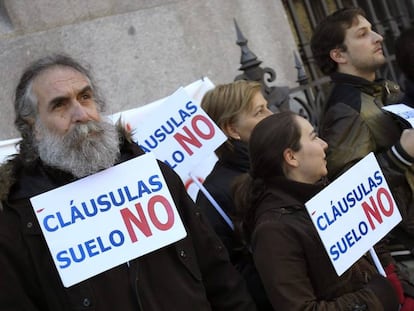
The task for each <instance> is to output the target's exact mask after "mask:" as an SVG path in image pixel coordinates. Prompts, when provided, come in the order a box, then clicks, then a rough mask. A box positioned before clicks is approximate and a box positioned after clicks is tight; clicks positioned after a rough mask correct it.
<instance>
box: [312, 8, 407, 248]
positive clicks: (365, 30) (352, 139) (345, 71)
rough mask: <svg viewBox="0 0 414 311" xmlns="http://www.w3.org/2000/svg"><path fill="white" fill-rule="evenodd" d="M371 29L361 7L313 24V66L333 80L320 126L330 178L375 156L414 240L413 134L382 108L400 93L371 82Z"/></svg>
mask: <svg viewBox="0 0 414 311" xmlns="http://www.w3.org/2000/svg"><path fill="white" fill-rule="evenodd" d="M371 27H372V26H371V24H370V23H369V22H368V20H367V19H366V18H365V14H364V12H363V11H362V10H361V9H359V8H351V9H341V10H339V11H337V12H335V13H333V14H331V15H330V16H328V17H327V18H326V19H325V20H324V21H322V22H321V23H320V24H319V25H318V27H317V28H316V29H315V32H314V35H313V37H312V40H311V47H312V51H313V53H314V57H315V60H316V62H317V64H318V65H319V67H320V69H321V70H322V72H323V73H325V74H328V75H330V76H331V79H332V82H333V87H332V91H331V94H330V96H329V98H328V101H327V103H326V110H325V111H324V115H323V116H322V122H321V127H320V134H321V137H322V138H323V139H325V140H326V141H327V142H328V144H329V149H328V153H327V158H328V173H329V178H330V179H331V180H333V179H334V178H335V177H337V176H338V175H340V174H341V173H343V172H344V171H345V170H347V169H348V168H350V167H351V166H352V165H353V164H355V163H356V162H357V161H359V160H360V159H362V158H363V157H364V156H366V155H367V154H368V153H370V152H374V153H375V155H376V157H377V159H378V161H379V163H380V166H381V169H382V170H383V172H384V174H385V175H386V178H387V181H388V183H389V185H390V187H391V191H392V193H393V195H394V198H395V200H396V202H397V205H398V207H399V209H400V212H401V215H402V218H403V221H402V227H403V228H404V229H405V231H406V232H407V233H408V234H409V235H410V236H411V237H414V200H413V189H414V175H413V172H412V170H411V169H412V164H413V162H414V130H413V129H409V130H408V129H405V130H404V129H402V128H401V126H400V124H399V123H398V122H396V121H395V119H393V117H391V116H390V115H389V114H387V113H385V112H384V111H383V110H382V109H381V108H382V107H383V106H384V105H388V104H391V103H396V102H398V101H399V99H400V98H401V95H402V94H401V92H400V89H399V86H398V85H396V84H395V83H393V82H391V81H385V80H376V77H375V72H376V70H377V69H379V68H380V67H381V66H382V65H383V64H384V62H385V58H384V55H383V52H382V41H383V38H382V37H381V35H379V34H378V33H376V32H374V31H373V30H372V28H371ZM413 246H414V244H413Z"/></svg>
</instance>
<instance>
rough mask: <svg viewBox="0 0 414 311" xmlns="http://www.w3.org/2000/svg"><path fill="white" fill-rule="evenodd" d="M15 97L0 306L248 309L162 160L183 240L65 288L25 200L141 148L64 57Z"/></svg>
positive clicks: (2, 219)
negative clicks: (17, 137) (15, 145)
mask: <svg viewBox="0 0 414 311" xmlns="http://www.w3.org/2000/svg"><path fill="white" fill-rule="evenodd" d="M15 95H16V96H15V112H16V119H15V124H16V126H17V128H18V130H19V131H20V133H21V136H22V140H21V143H20V152H19V154H17V155H15V156H14V157H13V158H12V159H11V160H9V161H8V162H7V163H6V164H5V165H4V166H2V168H1V171H0V185H1V187H0V189H1V193H0V197H1V204H2V210H1V212H0V250H1V252H0V266H1V270H0V309H1V310H27V311H30V310H81V309H82V310H103V311H105V310H108V311H109V310H124V311H132V310H229V311H230V310H255V306H254V303H253V302H252V300H251V298H250V296H249V294H248V292H247V290H246V288H245V285H244V283H243V281H242V279H241V276H240V275H238V274H237V272H236V271H235V270H234V268H233V267H232V265H231V263H230V262H229V258H228V255H227V253H226V251H225V250H224V246H223V244H222V243H221V242H220V241H219V239H218V238H217V236H216V235H215V234H214V233H213V231H212V230H211V229H210V227H209V226H208V225H206V222H205V221H204V219H203V217H202V216H201V213H200V211H199V210H198V208H196V207H195V206H194V205H193V203H192V201H191V199H190V198H189V197H188V195H187V194H186V191H185V189H184V187H183V185H182V182H181V180H180V178H179V177H178V176H177V175H176V174H175V173H174V172H173V171H172V170H171V169H170V168H169V167H167V166H166V165H164V164H163V163H159V165H160V168H161V171H162V173H163V175H164V178H165V180H166V182H167V184H168V188H169V190H170V192H171V195H172V197H173V200H174V202H175V205H176V206H177V209H178V211H179V214H180V216H181V218H182V221H183V223H184V226H185V228H186V231H187V237H186V238H184V239H182V240H180V241H178V242H176V243H174V244H172V245H169V246H167V247H163V248H161V249H158V250H156V251H154V252H152V253H149V254H147V255H144V256H142V257H139V258H137V259H134V260H132V261H130V262H128V264H122V265H119V266H117V267H115V268H112V269H110V270H107V271H105V272H103V273H101V274H98V275H96V276H93V277H91V278H89V279H87V280H85V281H82V282H81V283H78V284H76V285H73V286H70V287H68V288H65V287H64V286H63V285H62V282H61V280H60V278H59V275H58V273H57V270H56V268H55V266H54V263H53V261H52V257H51V255H50V253H49V251H48V248H47V245H46V242H45V238H44V237H43V235H42V233H41V229H40V226H39V224H38V222H37V220H36V217H35V215H34V212H33V209H32V207H31V204H30V201H29V198H31V197H33V196H35V195H37V194H40V193H43V192H45V191H48V190H51V189H54V188H57V187H59V186H62V185H65V184H68V183H70V182H72V181H75V180H77V179H79V178H82V177H84V176H88V175H90V174H93V173H96V172H98V171H100V170H103V169H106V168H109V167H111V166H113V165H115V164H117V163H120V162H123V161H127V160H129V159H132V158H134V157H137V156H139V155H142V154H143V152H142V150H140V149H139V147H137V145H136V144H134V143H133V142H132V141H131V140H130V137H129V136H128V135H127V134H126V133H125V132H123V131H122V130H121V129H118V130H117V129H116V127H115V126H114V125H112V124H111V123H109V122H107V121H106V120H104V118H103V117H102V116H101V112H102V111H103V108H104V101H103V100H102V98H101V97H100V96H99V94H98V92H97V89H96V87H95V85H94V83H93V81H92V78H91V75H90V73H89V72H88V71H87V70H86V69H85V68H84V67H83V66H81V65H80V64H79V63H77V62H76V61H74V60H73V59H71V58H69V57H66V56H61V55H55V56H49V57H45V58H42V59H40V60H38V61H36V62H35V63H33V64H32V65H31V66H29V67H28V68H27V69H26V70H25V72H24V73H23V75H22V77H21V80H20V82H19V84H18V86H17V89H16V94H15Z"/></svg>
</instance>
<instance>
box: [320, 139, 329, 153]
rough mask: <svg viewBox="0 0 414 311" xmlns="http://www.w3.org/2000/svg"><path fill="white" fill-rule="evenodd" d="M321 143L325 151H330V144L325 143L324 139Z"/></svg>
mask: <svg viewBox="0 0 414 311" xmlns="http://www.w3.org/2000/svg"><path fill="white" fill-rule="evenodd" d="M319 140H320V142H321V146H322V148H323V150H326V149H328V143H327V142H326V141H324V140H323V139H322V138H319Z"/></svg>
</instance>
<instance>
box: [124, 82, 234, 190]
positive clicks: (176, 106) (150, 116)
mask: <svg viewBox="0 0 414 311" xmlns="http://www.w3.org/2000/svg"><path fill="white" fill-rule="evenodd" d="M155 108H156V109H153V110H152V111H151V113H144V114H139V113H137V114H136V115H135V118H134V122H135V124H133V126H132V128H133V129H134V136H133V138H134V140H135V141H137V142H138V144H139V145H140V147H141V148H142V149H143V150H144V151H145V152H154V153H155V155H156V157H157V158H158V159H159V160H161V161H163V162H165V163H166V164H168V165H169V166H170V167H172V168H173V169H174V170H175V171H176V172H177V174H178V175H180V177H181V179H182V180H183V181H184V182H185V181H186V180H187V179H188V177H189V173H190V172H191V171H192V170H193V169H194V168H195V167H196V166H197V165H202V163H203V160H205V159H206V157H208V156H209V155H210V154H214V150H215V149H216V148H217V147H218V146H220V145H221V144H222V143H223V142H224V141H225V140H226V139H227V137H226V136H225V135H224V133H223V132H222V131H221V130H220V128H219V127H218V126H217V125H216V124H215V123H214V122H213V121H212V120H211V118H210V117H209V116H208V115H207V114H206V113H205V112H204V110H203V109H201V108H200V106H199V104H198V103H196V102H195V101H194V100H192V99H190V97H189V96H188V94H187V92H186V91H185V90H184V89H183V88H180V89H178V90H177V91H176V92H175V93H174V94H172V95H171V96H169V97H168V98H167V99H166V100H165V101H164V102H162V104H161V105H157V106H156V107H155ZM146 112H148V110H147V111H146Z"/></svg>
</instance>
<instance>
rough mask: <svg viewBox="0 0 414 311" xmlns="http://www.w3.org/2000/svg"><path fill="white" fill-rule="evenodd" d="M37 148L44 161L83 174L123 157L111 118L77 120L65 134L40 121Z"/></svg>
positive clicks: (78, 174)
mask: <svg viewBox="0 0 414 311" xmlns="http://www.w3.org/2000/svg"><path fill="white" fill-rule="evenodd" d="M36 131H37V133H38V135H39V137H40V139H38V140H37V149H38V153H39V157H40V159H41V160H42V161H43V163H45V164H47V165H49V166H51V167H54V168H57V169H60V170H62V171H65V172H68V173H71V174H72V175H74V176H75V177H78V178H81V177H85V176H88V175H91V174H94V173H96V172H98V171H101V170H103V169H106V168H109V167H111V166H113V165H114V164H115V162H116V160H117V159H118V157H119V154H120V151H119V136H118V131H117V130H116V128H115V126H114V125H113V124H111V123H109V122H107V121H100V122H96V121H89V122H87V123H79V124H76V125H75V127H74V128H73V129H72V130H71V131H70V132H68V133H67V134H65V135H64V136H61V135H58V134H56V133H54V132H52V131H50V130H49V129H47V128H46V127H45V126H44V125H43V124H42V123H41V122H40V121H37V122H36Z"/></svg>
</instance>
